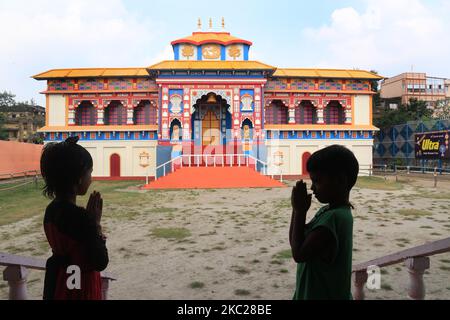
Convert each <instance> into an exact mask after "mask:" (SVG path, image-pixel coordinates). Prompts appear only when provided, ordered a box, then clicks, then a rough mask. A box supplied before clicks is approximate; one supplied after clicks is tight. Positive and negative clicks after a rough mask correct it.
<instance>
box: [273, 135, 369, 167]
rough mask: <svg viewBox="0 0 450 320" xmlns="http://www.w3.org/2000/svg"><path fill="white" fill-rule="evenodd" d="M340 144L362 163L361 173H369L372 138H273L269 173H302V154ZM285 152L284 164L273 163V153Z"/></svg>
mask: <svg viewBox="0 0 450 320" xmlns="http://www.w3.org/2000/svg"><path fill="white" fill-rule="evenodd" d="M334 144H339V145H343V146H345V147H347V148H349V149H350V150H352V151H353V153H354V154H355V157H356V158H357V159H358V162H359V165H360V175H367V174H368V168H369V165H372V147H373V141H372V140H331V139H330V140H301V142H300V141H298V140H272V141H269V142H268V143H267V144H266V145H267V163H268V167H269V169H268V174H280V168H281V170H282V173H283V175H300V174H302V172H301V171H302V166H303V164H302V156H303V154H304V153H305V152H309V153H310V154H313V153H314V152H315V151H317V150H320V149H323V148H326V147H328V146H331V145H334ZM277 151H281V152H283V155H284V158H283V162H284V163H283V165H282V166H280V167H277V166H275V165H274V164H273V154H274V153H276V152H277Z"/></svg>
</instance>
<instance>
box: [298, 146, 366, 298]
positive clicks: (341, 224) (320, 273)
mask: <svg viewBox="0 0 450 320" xmlns="http://www.w3.org/2000/svg"><path fill="white" fill-rule="evenodd" d="M306 166H307V170H308V172H309V175H310V178H311V182H312V185H311V190H312V191H313V193H314V195H315V197H316V198H317V200H319V202H321V203H327V204H328V205H326V206H324V207H322V208H321V209H320V210H319V211H318V212H317V213H316V215H315V216H314V218H313V219H312V220H311V221H310V222H309V223H308V224H305V220H306V214H307V212H308V210H309V208H310V206H311V197H312V195H311V194H308V192H307V190H306V183H304V182H303V180H302V181H298V182H297V184H296V186H295V187H294V188H293V190H292V196H291V202H292V209H293V210H292V217H291V226H290V230H289V242H290V245H291V249H292V256H293V258H294V260H295V262H297V264H298V265H297V283H296V290H295V294H294V297H293V298H294V299H295V300H325V299H326V300H349V299H352V295H351V275H352V242H353V241H352V239H353V217H352V213H351V208H353V206H352V205H351V204H350V202H349V196H350V190H351V189H352V188H353V186H354V185H355V183H356V180H357V177H358V172H359V165H358V161H357V159H356V157H355V155H354V154H353V153H352V152H351V151H350V150H349V149H347V148H345V147H343V146H339V145H334V146H330V147H327V148H324V149H321V150H319V151H317V152H315V153H314V154H313V155H312V156H311V157H310V158H309V160H308V162H307V165H306Z"/></svg>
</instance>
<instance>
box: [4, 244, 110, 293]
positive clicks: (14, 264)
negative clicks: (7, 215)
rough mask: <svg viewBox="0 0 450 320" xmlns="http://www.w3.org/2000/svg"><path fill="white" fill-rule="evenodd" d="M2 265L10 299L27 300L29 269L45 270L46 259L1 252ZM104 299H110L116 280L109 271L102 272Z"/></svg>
mask: <svg viewBox="0 0 450 320" xmlns="http://www.w3.org/2000/svg"><path fill="white" fill-rule="evenodd" d="M0 266H5V267H6V268H5V270H4V271H3V280H4V281H7V282H8V285H9V300H27V296H28V294H27V276H28V269H34V270H45V260H42V259H36V258H30V257H22V256H17V255H12V254H7V253H1V252H0ZM101 278H102V299H103V300H108V290H109V284H110V282H111V281H114V280H116V278H114V277H113V276H112V275H111V274H110V273H109V272H102V273H101Z"/></svg>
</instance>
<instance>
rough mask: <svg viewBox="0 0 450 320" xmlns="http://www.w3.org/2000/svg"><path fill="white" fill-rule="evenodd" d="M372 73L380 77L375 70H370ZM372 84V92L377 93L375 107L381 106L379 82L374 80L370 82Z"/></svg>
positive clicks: (374, 101) (374, 98)
mask: <svg viewBox="0 0 450 320" xmlns="http://www.w3.org/2000/svg"><path fill="white" fill-rule="evenodd" d="M370 72H371V73H373V74H376V75H378V71H375V70H370ZM370 84H371V86H372V91H373V92H376V93H375V94H374V95H373V98H372V99H373V101H372V102H373V105H374V106H376V107H377V106H379V105H380V100H381V99H380V91H379V83H378V80H372V81H370Z"/></svg>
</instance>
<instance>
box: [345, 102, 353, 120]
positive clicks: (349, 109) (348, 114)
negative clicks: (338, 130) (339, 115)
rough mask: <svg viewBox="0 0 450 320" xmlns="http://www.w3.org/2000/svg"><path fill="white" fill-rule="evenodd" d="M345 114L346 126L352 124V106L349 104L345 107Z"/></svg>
mask: <svg viewBox="0 0 450 320" xmlns="http://www.w3.org/2000/svg"><path fill="white" fill-rule="evenodd" d="M344 114H345V124H352V121H353V119H352V106H351V105H349V104H347V106H346V107H345V110H344Z"/></svg>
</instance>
